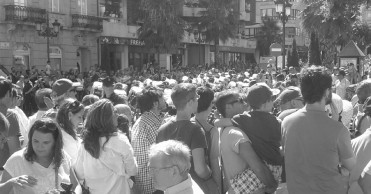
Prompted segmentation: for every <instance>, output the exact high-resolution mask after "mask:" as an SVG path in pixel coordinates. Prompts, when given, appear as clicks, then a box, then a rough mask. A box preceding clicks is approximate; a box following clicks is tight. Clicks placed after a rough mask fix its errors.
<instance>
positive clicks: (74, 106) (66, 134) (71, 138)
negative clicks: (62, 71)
mask: <svg viewBox="0 0 371 194" xmlns="http://www.w3.org/2000/svg"><path fill="white" fill-rule="evenodd" d="M83 113H84V106H83V105H82V104H81V103H80V102H79V101H77V100H76V101H73V102H66V103H65V104H63V105H62V106H61V107H60V109H59V110H58V113H57V123H58V125H59V126H60V128H61V131H62V137H63V143H64V146H63V149H64V150H65V151H66V152H67V154H68V155H69V156H70V157H71V159H72V163H74V162H75V161H76V158H77V151H78V149H79V147H80V143H81V139H80V138H79V137H78V136H77V129H78V127H79V124H81V123H82V122H83V119H82V116H83Z"/></svg>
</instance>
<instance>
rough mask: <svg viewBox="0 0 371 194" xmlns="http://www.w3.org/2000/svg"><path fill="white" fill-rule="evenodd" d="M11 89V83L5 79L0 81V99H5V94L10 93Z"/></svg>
mask: <svg viewBox="0 0 371 194" xmlns="http://www.w3.org/2000/svg"><path fill="white" fill-rule="evenodd" d="M12 88H13V85H12V82H11V81H10V80H7V79H3V80H0V99H1V98H4V97H5V94H7V93H8V92H9V94H10V93H11V91H12Z"/></svg>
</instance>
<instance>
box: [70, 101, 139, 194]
mask: <svg viewBox="0 0 371 194" xmlns="http://www.w3.org/2000/svg"><path fill="white" fill-rule="evenodd" d="M82 140H83V142H82V145H81V146H80V149H79V151H78V157H77V161H76V165H75V171H76V174H77V178H78V180H79V181H80V182H85V186H86V187H87V188H88V189H89V191H90V193H92V194H100V193H130V185H131V183H132V182H131V180H130V179H129V178H130V176H134V175H135V174H136V173H137V169H138V166H137V162H136V161H135V158H134V152H133V148H132V147H131V145H130V143H129V140H128V138H127V137H126V136H125V135H124V134H122V133H120V132H118V131H117V113H116V110H115V109H114V107H113V104H112V103H111V102H110V101H109V100H107V99H102V100H99V101H97V102H95V103H94V104H93V105H92V106H91V108H90V110H89V112H88V114H87V117H86V121H85V128H84V131H83V133H82Z"/></svg>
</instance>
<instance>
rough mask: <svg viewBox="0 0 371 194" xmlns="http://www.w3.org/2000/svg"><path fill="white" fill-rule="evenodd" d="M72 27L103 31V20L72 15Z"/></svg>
mask: <svg viewBox="0 0 371 194" xmlns="http://www.w3.org/2000/svg"><path fill="white" fill-rule="evenodd" d="M72 27H78V28H85V29H90V30H98V31H101V30H102V29H103V19H102V18H99V17H96V16H88V15H80V14H72Z"/></svg>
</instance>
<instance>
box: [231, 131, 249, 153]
mask: <svg viewBox="0 0 371 194" xmlns="http://www.w3.org/2000/svg"><path fill="white" fill-rule="evenodd" d="M228 142H229V143H230V146H231V148H232V150H233V151H234V152H236V153H239V152H240V149H239V148H240V144H241V143H245V142H249V143H251V140H250V139H249V137H247V135H246V134H244V133H243V132H242V131H241V130H240V129H231V130H230V131H229V133H228Z"/></svg>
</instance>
